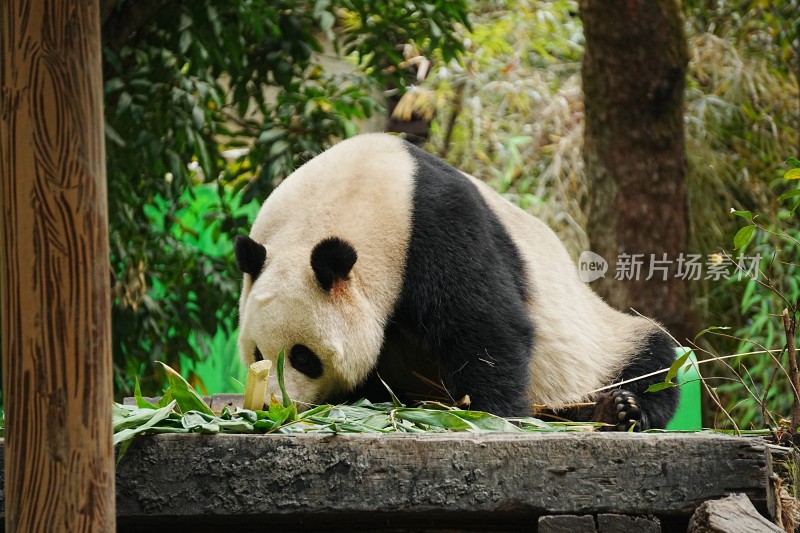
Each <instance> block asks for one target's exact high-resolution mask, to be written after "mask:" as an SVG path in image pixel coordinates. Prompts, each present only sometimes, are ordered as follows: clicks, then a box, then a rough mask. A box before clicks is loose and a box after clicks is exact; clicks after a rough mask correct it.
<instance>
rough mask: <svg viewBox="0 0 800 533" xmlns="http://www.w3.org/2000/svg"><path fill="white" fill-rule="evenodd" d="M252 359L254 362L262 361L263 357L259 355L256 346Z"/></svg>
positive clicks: (259, 351)
mask: <svg viewBox="0 0 800 533" xmlns="http://www.w3.org/2000/svg"><path fill="white" fill-rule="evenodd" d="M253 357H254V358H255V360H256V361H263V360H264V356H263V355H261V350H259V349H258V346H256V351H255V352H253Z"/></svg>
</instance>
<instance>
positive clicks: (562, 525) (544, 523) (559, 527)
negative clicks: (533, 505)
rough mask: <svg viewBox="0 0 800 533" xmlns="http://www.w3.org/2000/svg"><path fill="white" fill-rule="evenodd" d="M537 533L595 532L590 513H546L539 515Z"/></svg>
mask: <svg viewBox="0 0 800 533" xmlns="http://www.w3.org/2000/svg"><path fill="white" fill-rule="evenodd" d="M537 525H538V527H537V531H538V532H539V533H596V532H597V528H596V527H595V523H594V517H593V516H592V515H571V514H566V515H548V516H542V517H539V522H538V524H537Z"/></svg>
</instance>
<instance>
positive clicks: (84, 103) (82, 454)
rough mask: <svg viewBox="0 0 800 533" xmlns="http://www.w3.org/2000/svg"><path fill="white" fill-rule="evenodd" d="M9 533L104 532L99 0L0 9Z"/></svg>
mask: <svg viewBox="0 0 800 533" xmlns="http://www.w3.org/2000/svg"><path fill="white" fill-rule="evenodd" d="M0 6H2V7H0V58H1V59H0V191H1V192H0V194H2V197H1V198H0V205H2V216H0V239H1V240H0V243H2V261H0V269H2V275H1V276H0V278H1V279H2V283H1V284H0V294H1V295H2V306H0V311H1V312H2V327H3V330H2V331H3V333H2V350H3V392H4V394H3V398H4V400H5V409H6V433H5V435H6V439H5V452H6V456H5V457H6V463H5V466H6V470H5V494H6V509H5V512H6V528H7V530H8V531H11V532H16V531H25V532H28V531H42V532H53V531H64V532H67V531H69V532H73V531H113V530H114V529H115V515H114V503H115V502H114V459H113V447H112V443H111V437H112V427H111V400H112V381H111V379H112V378H111V327H110V326H111V324H110V314H109V311H110V291H109V267H108V229H107V220H108V215H107V206H106V181H105V148H104V145H103V141H104V133H103V92H102V73H101V56H100V54H101V45H100V19H99V5H98V0H3V1H2V2H0Z"/></svg>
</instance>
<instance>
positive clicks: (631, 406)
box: [591, 331, 679, 431]
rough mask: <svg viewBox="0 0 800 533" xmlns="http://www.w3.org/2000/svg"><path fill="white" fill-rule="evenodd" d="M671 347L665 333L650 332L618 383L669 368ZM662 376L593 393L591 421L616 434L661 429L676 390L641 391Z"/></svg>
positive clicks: (670, 411) (670, 412) (672, 408)
mask: <svg viewBox="0 0 800 533" xmlns="http://www.w3.org/2000/svg"><path fill="white" fill-rule="evenodd" d="M674 347H675V344H674V342H673V341H672V339H671V338H670V337H669V336H668V335H667V334H666V333H663V332H661V331H658V332H656V333H654V334H653V335H651V336H650V338H649V339H648V340H647V343H646V344H645V345H644V347H643V348H642V350H641V351H640V352H639V354H638V356H637V357H635V358H634V359H633V360H632V361H631V362H630V363H629V364H628V366H627V367H625V369H624V370H623V371H622V373H621V374H620V376H619V379H618V381H620V382H626V381H628V380H632V379H635V378H638V377H640V376H645V375H647V374H650V373H652V372H656V371H658V370H662V369H667V368H669V367H670V366H671V365H672V363H673V362H674V360H675V348H674ZM664 377H665V374H664V373H660V374H656V375H654V376H649V377H646V378H642V379H637V380H635V381H631V382H629V383H624V384H623V385H621V386H620V388H617V389H612V390H608V391H604V392H601V393H599V394H597V395H596V396H595V398H594V399H595V407H594V409H593V411H594V412H593V413H592V417H591V420H594V421H598V422H604V423H606V424H610V425H611V426H612V428H610V429H615V430H617V431H630V430H631V429H632V430H633V431H645V430H648V429H663V428H665V427H666V426H667V423H668V422H669V421H670V419H672V417H673V415H674V414H675V410H676V408H677V406H678V396H679V392H678V388H677V387H672V388H667V389H662V390H660V391H658V392H645V391H647V389H648V388H649V387H650V386H651V385H653V384H655V383H659V382H662V381H664Z"/></svg>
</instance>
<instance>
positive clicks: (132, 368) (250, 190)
mask: <svg viewBox="0 0 800 533" xmlns="http://www.w3.org/2000/svg"><path fill="white" fill-rule="evenodd" d="M105 4H111V5H113V6H115V7H114V9H115V10H114V11H112V12H111V13H110V15H109V16H108V17H107V18H106V19H105V20H104V27H103V34H104V37H105V44H106V47H105V49H104V55H103V67H104V77H105V85H104V93H105V103H106V113H105V114H106V138H107V156H108V198H109V223H110V237H109V238H110V245H111V267H112V272H113V277H114V279H113V283H114V288H113V294H114V306H113V337H114V377H115V388H116V391H117V395H118V396H123V395H129V394H130V393H131V391H132V389H133V386H134V380H133V376H137V375H138V376H141V388H142V389H143V390H144V391H145V393H153V392H154V391H156V390H159V389H160V384H161V382H162V380H163V378H162V377H161V374H160V373H159V372H156V371H155V367H154V362H155V361H157V360H162V361H165V362H168V363H169V364H170V365H171V366H173V367H175V368H178V369H179V370H181V371H185V372H186V373H187V375H189V376H190V379H191V381H192V382H194V383H196V384H198V385H200V386H203V383H202V382H201V381H200V380H199V378H198V376H197V375H196V374H193V373H192V372H193V369H194V368H195V367H196V364H197V363H198V362H200V361H203V360H204V359H206V358H208V357H209V356H210V354H211V349H212V348H211V347H212V346H216V345H218V344H220V343H221V344H223V345H225V346H227V344H226V342H225V341H224V339H227V338H230V337H231V336H232V335H233V328H234V326H235V322H236V320H235V317H236V314H237V295H236V293H237V291H238V286H239V274H238V272H237V270H236V268H235V264H234V260H233V257H232V255H233V254H232V253H231V241H232V239H233V237H234V236H235V235H236V234H237V233H242V232H246V231H247V229H248V228H249V226H250V222H251V221H252V217H253V215H254V213H255V208H256V207H257V203H258V202H260V201H262V200H263V199H264V198H265V197H266V196H267V195H268V194H269V193H270V192H271V191H272V189H273V188H274V187H275V186H276V185H277V183H278V182H279V181H280V180H281V179H283V178H284V177H285V176H286V175H287V174H288V173H290V172H291V171H292V170H293V169H294V168H296V167H297V166H299V165H300V164H302V163H303V162H304V161H306V160H308V159H310V158H311V157H313V156H314V155H316V154H317V153H319V152H320V151H322V150H323V149H324V148H326V147H327V146H329V145H330V144H331V143H332V142H334V141H335V140H336V139H340V138H344V137H347V136H350V135H353V134H354V133H356V132H357V131H358V125H357V121H358V120H361V119H364V118H366V117H368V116H370V114H372V113H374V112H376V111H379V110H381V104H380V102H379V101H378V100H377V99H376V97H375V96H374V95H375V94H376V89H378V90H379V89H380V88H381V87H382V86H383V85H384V84H392V85H394V86H396V87H402V86H403V84H404V81H403V79H402V78H403V75H402V72H401V69H400V68H399V66H398V65H396V64H394V63H392V60H395V59H397V58H398V57H399V56H398V55H397V49H398V46H400V45H404V44H407V43H414V45H415V46H417V47H425V46H432V47H439V48H440V49H441V54H442V55H443V56H444V57H453V56H454V54H456V53H457V52H458V51H459V50H460V49H461V43H460V41H458V40H456V39H455V38H454V33H453V32H454V28H455V25H456V24H459V23H464V22H465V21H466V3H465V2H464V1H458V2H444V1H433V2H414V1H412V2H405V1H404V2H389V3H377V4H374V3H368V2H359V1H325V0H315V1H312V0H278V1H277V2H265V1H255V2H254V1H251V0H233V1H231V2H222V3H220V2H212V1H211V0H196V1H192V2H188V1H187V2H167V3H159V9H158V10H157V11H154V12H149V11H148V10H152V3H149V2H140V3H135V2H132V1H131V0H119V1H116V2H105V3H104V5H105ZM359 20H360V21H361V22H360V23H358V24H356V22H357V21H359ZM141 21H145V22H141ZM135 22H140V24H139V25H138V26H135V25H133V24H134V23H135ZM389 28H391V31H389ZM322 35H327V36H328V38H331V39H333V40H334V42H333V46H337V45H339V44H341V45H342V46H343V50H345V51H346V52H347V53H348V54H350V56H351V63H352V64H353V65H355V64H360V65H362V66H364V67H365V68H367V69H368V70H369V73H370V74H371V75H367V76H365V75H364V73H363V72H358V71H357V70H354V69H353V67H352V65H351V66H350V67H349V68H344V69H339V70H343V72H338V73H335V72H333V70H335V69H333V70H326V69H325V68H324V67H323V66H322V65H323V60H325V59H326V57H325V56H326V53H327V51H326V46H325V44H324V42H323V41H322V40H321V36H322ZM390 51H391V53H389V52H390ZM378 58H381V61H382V63H380V64H379V63H378ZM387 58H388V61H387ZM340 63H342V64H345V66H346V63H345V62H344V61H340ZM203 184H209V185H210V189H209V185H203ZM209 191H212V192H213V194H212V195H211V197H209V194H208V192H209ZM253 202H255V203H253ZM219 339H223V340H219Z"/></svg>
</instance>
